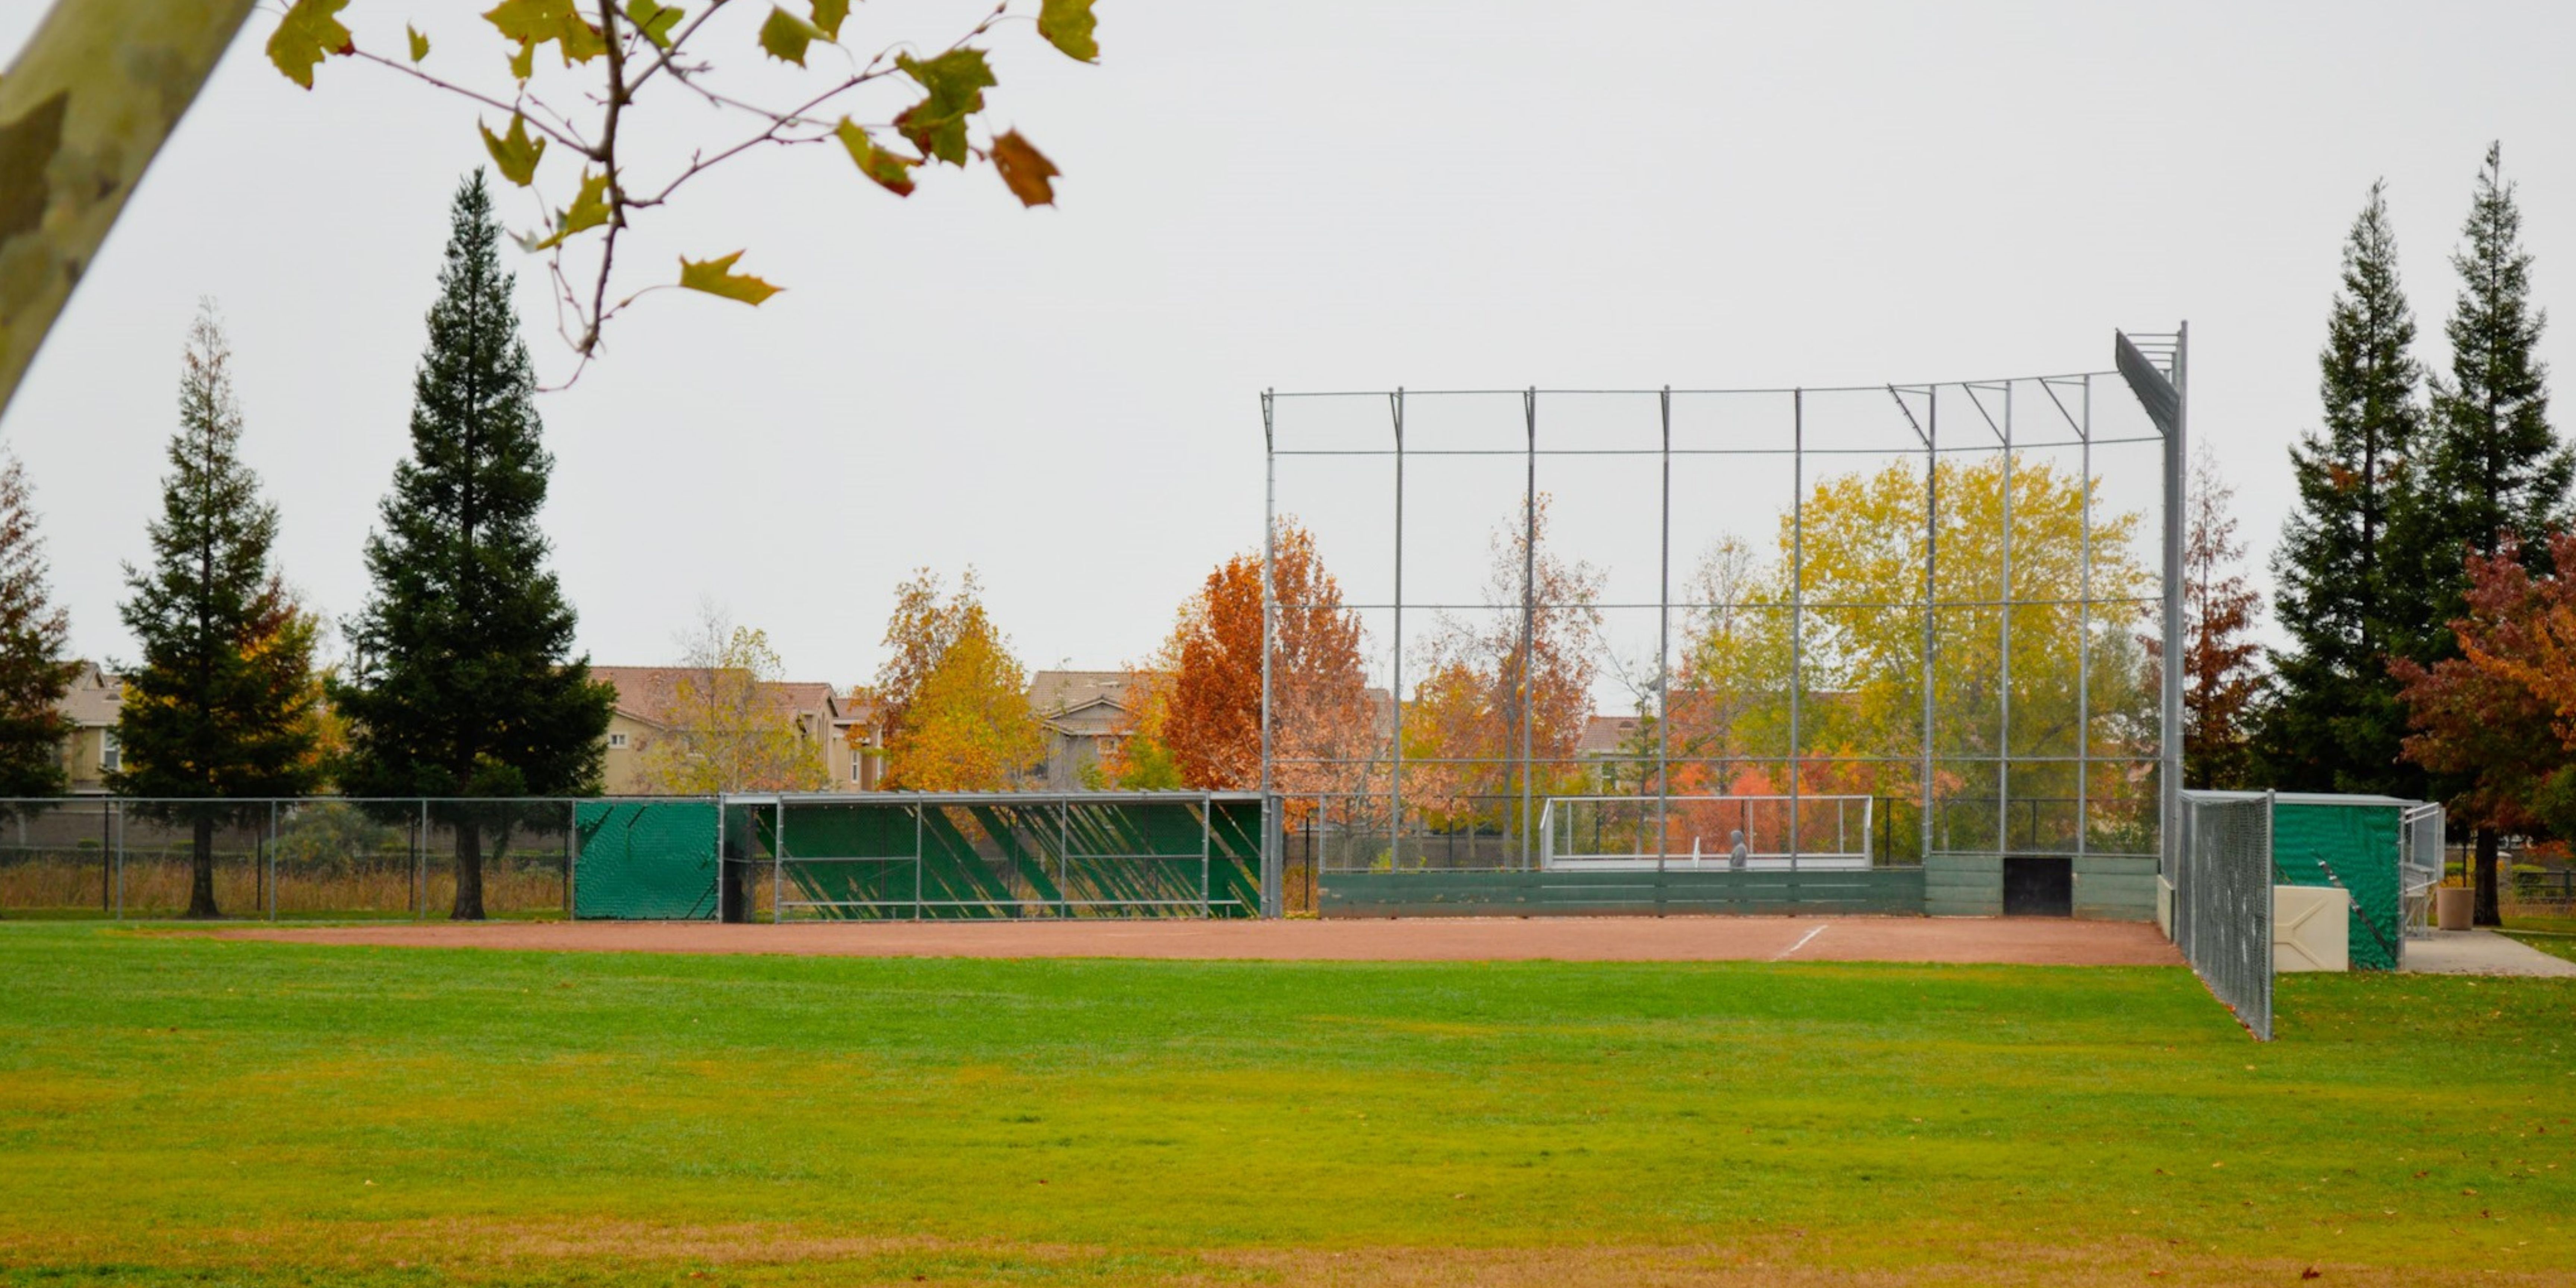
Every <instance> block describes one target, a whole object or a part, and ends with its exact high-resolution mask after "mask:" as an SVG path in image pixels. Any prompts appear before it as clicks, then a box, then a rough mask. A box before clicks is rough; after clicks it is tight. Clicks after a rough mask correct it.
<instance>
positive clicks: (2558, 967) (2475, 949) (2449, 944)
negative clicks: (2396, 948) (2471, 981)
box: [2406, 930, 2576, 975]
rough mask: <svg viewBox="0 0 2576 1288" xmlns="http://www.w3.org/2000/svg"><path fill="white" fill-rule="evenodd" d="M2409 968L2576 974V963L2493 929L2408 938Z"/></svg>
mask: <svg viewBox="0 0 2576 1288" xmlns="http://www.w3.org/2000/svg"><path fill="white" fill-rule="evenodd" d="M2406 969H2407V970H2410V971H2420V972H2423V973H2424V974H2428V975H2576V962H2571V961H2569V960H2567V959H2566V958H2564V957H2552V956H2550V955H2549V954H2547V953H2544V952H2542V951H2540V950H2539V949H2537V948H2534V947H2532V946H2531V945H2529V944H2523V943H2516V942H2515V941H2513V940H2510V939H2507V938H2505V937H2504V936H2502V935H2499V934H2497V933H2496V932H2494V931H2492V930H2436V931H2434V932H2433V937H2432V938H2430V939H2410V940H2407V941H2406Z"/></svg>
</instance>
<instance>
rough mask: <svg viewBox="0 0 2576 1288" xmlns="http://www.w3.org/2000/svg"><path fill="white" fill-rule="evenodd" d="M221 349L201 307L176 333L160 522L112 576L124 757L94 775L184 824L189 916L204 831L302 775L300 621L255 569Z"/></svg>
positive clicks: (306, 625) (308, 697) (252, 525)
mask: <svg viewBox="0 0 2576 1288" xmlns="http://www.w3.org/2000/svg"><path fill="white" fill-rule="evenodd" d="M231 359H232V355H231V352H230V351H229V349H228V348H227V347H226V346H225V343H224V335H223V328H222V327H221V325H220V324H219V323H218V322H217V321H216V319H215V313H214V308H213V306H212V305H206V306H203V307H202V308H201V309H200V311H199V312H198V314H197V320H196V323H195V325H194V326H192V327H191V328H190V329H189V332H188V352H187V358H186V369H185V371H184V373H183V374H182V376H181V378H180V381H179V430H178V432H177V433H176V434H173V435H172V436H171V439H170V473H169V476H168V477H167V478H165V479H163V480H162V484H161V517H160V519H159V520H157V521H155V522H154V523H153V524H152V525H151V526H150V529H149V532H150V535H151V542H152V566H151V567H150V568H149V569H146V570H138V569H136V568H134V567H133V566H132V565H130V564H129V565H127V567H126V570H125V581H126V586H127V588H128V589H129V590H130V591H131V597H130V598H128V599H127V600H126V601H125V603H124V605H123V606H122V607H123V615H124V618H125V627H126V629H127V630H129V631H131V632H133V634H134V638H135V640H136V642H137V643H138V644H139V645H140V646H141V647H142V650H143V663H142V665H141V666H140V667H139V668H137V669H136V670H135V671H134V672H133V673H132V674H130V675H128V676H127V677H126V690H125V704H124V708H123V710H122V711H121V713H120V714H119V715H118V716H117V722H116V735H117V740H118V742H119V743H120V744H121V745H122V747H123V767H122V768H121V769H120V770H119V771H118V772H117V773H115V774H114V775H112V776H110V778H109V780H108V782H109V785H110V786H111V787H113V788H114V789H115V790H117V791H118V792H121V793H124V794H126V795H130V796H140V797H144V798H147V800H149V801H151V802H153V803H151V804H147V805H146V806H144V807H143V810H144V812H145V813H146V814H147V815H148V816H151V817H161V818H168V819H173V820H177V821H184V822H186V823H188V824H190V825H191V826H192V828H193V830H194V838H193V842H194V844H193V855H192V857H193V863H192V872H191V879H190V883H189V893H188V915H189V916H191V917H212V916H217V915H219V912H218V910H217V908H216V906H215V862H214V836H215V828H216V827H217V826H218V825H219V824H226V823H238V822H246V821H248V819H249V813H248V812H247V810H248V807H245V806H242V805H239V804H236V803H233V802H237V801H239V800H241V799H243V798H260V797H272V796H296V795H301V794H303V793H304V792H306V791H309V790H311V789H312V787H313V784H314V780H315V765H314V759H313V756H312V751H313V727H314V726H313V720H312V711H313V700H314V697H315V689H314V685H313V675H312V671H313V637H314V626H313V620H312V618H310V617H309V616H307V615H306V614H304V613H302V612H301V611H299V610H298V609H297V608H296V605H295V601H294V598H293V597H292V596H291V595H289V594H288V593H287V590H286V585H285V582H284V581H283V580H282V579H281V578H280V577H279V576H278V573H277V570H276V568H275V567H273V566H272V565H271V563H270V558H269V556H270V550H271V547H272V546H274V545H275V544H276V540H277V507H275V506H273V505H270V504H269V503H267V502H266V501H263V500H261V499H260V495H259V478H258V476H257V475H254V474H253V473H251V471H250V468H249V467H248V466H246V465H244V464H242V462H241V458H240V456H239V455H238V454H237V453H238V451H239V448H240V446H241V433H242V420H241V408H240V405H239V404H238V403H237V402H236V401H235V399H234V397H233V388H232V373H231V370H230V365H231ZM188 802H203V803H200V804H191V803H188ZM257 808H258V812H259V813H260V815H261V816H262V817H265V813H266V807H265V806H261V807H257Z"/></svg>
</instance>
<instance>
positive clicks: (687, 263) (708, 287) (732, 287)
mask: <svg viewBox="0 0 2576 1288" xmlns="http://www.w3.org/2000/svg"><path fill="white" fill-rule="evenodd" d="M741 258H742V252H741V251H735V252H734V253H732V254H730V255H727V256H725V257H724V258H722V259H709V260H691V259H686V258H683V259H682V260H681V261H680V285H682V286H684V287H687V288H688V289H690V290H692V291H704V292H706V293H707V294H709V295H721V296H723V297H725V298H726V299H728V300H740V301H742V302H743V303H745V304H752V305H757V304H759V303H760V302H761V301H762V300H765V299H768V298H769V297H770V296H773V295H776V294H778V292H779V291H780V290H781V289H782V288H780V287H776V286H772V285H770V284H769V283H767V282H764V281H762V280H760V279H759V278H757V277H753V276H751V275H750V274H748V273H737V272H735V271H733V264H734V261H735V260H738V259H741Z"/></svg>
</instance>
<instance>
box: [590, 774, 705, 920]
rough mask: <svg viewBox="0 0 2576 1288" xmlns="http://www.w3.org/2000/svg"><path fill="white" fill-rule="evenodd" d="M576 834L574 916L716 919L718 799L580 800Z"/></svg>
mask: <svg viewBox="0 0 2576 1288" xmlns="http://www.w3.org/2000/svg"><path fill="white" fill-rule="evenodd" d="M573 831H574V839H575V842H576V844H577V845H578V846H579V848H578V849H577V850H575V851H574V853H575V855H576V858H575V859H574V862H573V915H574V916H575V917H584V918H597V919H601V920H612V921H712V920H714V919H715V916H716V911H717V908H716V803H715V802H714V801H712V800H682V801H610V800H598V801H582V802H581V803H580V804H579V805H578V806H576V807H575V810H574V814H573Z"/></svg>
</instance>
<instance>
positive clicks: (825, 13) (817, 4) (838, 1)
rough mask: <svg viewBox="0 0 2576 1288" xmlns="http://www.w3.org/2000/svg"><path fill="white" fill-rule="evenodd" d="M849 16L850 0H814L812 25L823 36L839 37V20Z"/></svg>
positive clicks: (831, 38) (827, 37)
mask: <svg viewBox="0 0 2576 1288" xmlns="http://www.w3.org/2000/svg"><path fill="white" fill-rule="evenodd" d="M849 16H850V0H814V25H815V26H816V27H817V28H820V29H821V30H822V32H823V35H824V38H825V39H829V40H839V39H840V38H841V20H842V19H844V18H847V17H849Z"/></svg>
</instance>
